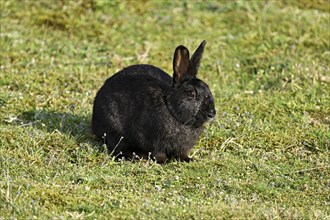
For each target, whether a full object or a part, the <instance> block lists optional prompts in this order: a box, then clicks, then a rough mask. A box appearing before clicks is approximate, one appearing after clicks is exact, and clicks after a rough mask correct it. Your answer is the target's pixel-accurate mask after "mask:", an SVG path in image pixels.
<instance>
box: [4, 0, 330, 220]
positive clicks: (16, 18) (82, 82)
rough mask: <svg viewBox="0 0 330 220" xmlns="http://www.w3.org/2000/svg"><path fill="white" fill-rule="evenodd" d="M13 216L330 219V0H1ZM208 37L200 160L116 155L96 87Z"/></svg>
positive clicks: (7, 205) (8, 212) (164, 64)
mask: <svg viewBox="0 0 330 220" xmlns="http://www.w3.org/2000/svg"><path fill="white" fill-rule="evenodd" d="M0 4H1V7H0V10H1V13H0V22H1V23H0V24H1V33H0V34H1V35H0V39H1V40H0V48H1V54H0V62H1V63H0V123H1V124H0V170H1V171H0V219H26V218H27V219H32V218H41V219H48V218H51V219H228V218H235V219H237V218H240V219H247V218H248V219H250V218H256V219H275V218H281V219H282V218H283V219H327V218H329V217H330V209H329V205H330V204H329V201H330V192H329V191H330V190H329V189H330V167H329V162H330V161H329V150H330V115H329V112H330V96H329V91H330V74H329V73H330V67H329V63H330V45H329V44H330V43H329V39H330V28H329V27H330V2H329V1H178V2H172V1H131V2H128V1H97V0H86V1H52V2H49V1H28V0H25V1H18V0H11V1H0ZM203 39H205V40H206V41H207V42H208V43H207V45H206V49H205V56H204V57H203V61H202V65H201V69H200V73H199V75H200V78H201V79H203V80H204V81H206V82H207V83H208V84H209V85H210V88H211V90H212V92H213V94H214V96H215V102H216V109H217V117H216V121H215V123H213V124H209V125H207V127H206V130H205V132H204V134H203V135H202V136H201V138H200V140H199V141H198V143H197V144H196V146H195V148H194V149H193V151H192V152H191V155H192V156H193V157H194V158H196V160H197V161H195V162H192V163H181V162H177V161H173V162H171V163H168V164H165V165H158V164H155V163H153V162H152V161H137V162H135V163H131V162H128V161H124V162H119V163H118V162H115V161H114V160H113V158H112V157H111V156H110V155H108V154H107V153H106V152H105V150H104V146H103V145H102V142H99V141H98V140H96V139H95V138H94V137H93V135H92V134H91V132H90V120H91V113H92V104H93V98H94V96H95V94H96V92H97V90H98V89H99V88H100V87H101V85H102V84H103V82H104V81H105V79H107V78H108V77H109V76H111V75H112V74H114V73H115V72H116V71H118V70H120V69H122V68H123V67H125V66H128V65H131V64H136V63H149V64H154V65H157V66H159V67H161V68H162V69H164V70H166V71H168V72H169V73H171V72H172V70H171V62H172V55H173V52H174V49H175V47H176V46H177V45H179V44H184V45H186V46H187V47H188V48H190V49H191V50H194V49H195V48H196V47H197V46H198V45H199V43H200V42H201V41H202V40H203Z"/></svg>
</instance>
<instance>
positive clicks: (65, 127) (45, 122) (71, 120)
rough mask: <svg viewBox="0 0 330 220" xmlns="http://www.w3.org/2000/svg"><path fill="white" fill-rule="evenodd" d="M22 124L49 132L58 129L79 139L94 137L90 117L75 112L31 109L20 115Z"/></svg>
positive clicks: (86, 139) (85, 139) (84, 139)
mask: <svg viewBox="0 0 330 220" xmlns="http://www.w3.org/2000/svg"><path fill="white" fill-rule="evenodd" d="M18 118H19V121H20V124H21V126H33V127H34V128H36V129H39V130H45V131H46V132H48V133H52V132H54V131H58V132H60V133H63V134H67V135H70V136H73V137H74V138H75V139H76V140H77V141H78V140H79V141H88V139H94V138H93V135H92V133H91V125H90V121H91V119H90V117H88V116H80V115H76V114H74V113H73V112H72V113H69V112H65V113H62V112H56V111H53V110H29V111H25V112H22V113H21V114H20V116H19V117H18Z"/></svg>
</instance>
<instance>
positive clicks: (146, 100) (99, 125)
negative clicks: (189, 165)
mask: <svg viewBox="0 0 330 220" xmlns="http://www.w3.org/2000/svg"><path fill="white" fill-rule="evenodd" d="M205 44H206V42H205V41H203V42H202V43H201V44H200V46H199V47H198V48H197V50H196V51H195V53H194V54H193V56H192V57H191V59H189V51H188V49H187V48H186V47H184V46H178V47H177V48H176V50H175V53H174V59H173V69H174V74H173V79H172V78H171V77H170V76H169V75H168V74H167V73H166V72H164V71H163V70H161V69H159V68H157V67H155V66H152V65H133V66H129V67H127V68H125V69H123V70H121V71H119V72H118V73H116V74H115V75H113V76H112V77H110V78H109V79H108V80H107V81H106V82H105V83H104V85H103V86H102V88H101V89H100V90H99V91H98V93H97V95H96V97H95V101H94V107H93V118H92V131H93V133H94V134H95V135H96V136H97V137H100V138H101V137H102V138H105V143H106V144H107V147H108V150H109V151H110V152H113V153H114V154H115V155H120V156H124V157H128V158H132V157H133V156H134V155H137V156H139V157H143V158H149V157H151V158H153V159H155V160H156V161H157V162H159V163H163V162H165V161H166V160H168V159H171V158H176V159H179V160H183V161H190V160H191V158H189V157H188V155H187V153H188V151H189V150H190V149H191V148H192V147H193V146H194V144H195V142H196V141H197V139H198V137H199V136H200V134H201V133H202V131H203V124H204V123H205V122H206V121H207V120H208V119H212V118H214V116H215V113H216V112H215V108H214V100H213V96H212V93H211V92H210V89H209V87H208V86H207V84H206V83H204V82H203V81H201V80H199V79H197V78H196V75H197V72H198V68H199V65H200V61H201V58H202V54H203V51H204V46H205Z"/></svg>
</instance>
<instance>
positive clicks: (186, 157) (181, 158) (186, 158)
mask: <svg viewBox="0 0 330 220" xmlns="http://www.w3.org/2000/svg"><path fill="white" fill-rule="evenodd" d="M179 159H180V160H181V161H184V162H187V163H189V162H192V161H194V159H193V158H191V157H188V155H186V154H182V155H180V158H179Z"/></svg>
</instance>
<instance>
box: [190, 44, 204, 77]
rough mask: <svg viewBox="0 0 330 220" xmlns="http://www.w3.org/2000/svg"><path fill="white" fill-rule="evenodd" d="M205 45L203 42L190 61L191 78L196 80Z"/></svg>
mask: <svg viewBox="0 0 330 220" xmlns="http://www.w3.org/2000/svg"><path fill="white" fill-rule="evenodd" d="M205 44H206V41H205V40H203V42H202V43H201V44H200V45H199V47H198V48H197V49H196V51H195V53H194V54H193V55H192V57H191V59H190V60H189V64H188V76H189V78H195V77H196V75H197V73H198V69H199V64H200V62H201V59H202V56H203V52H204V46H205Z"/></svg>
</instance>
